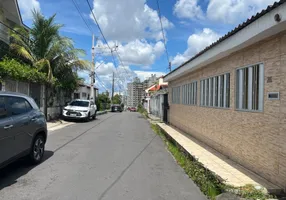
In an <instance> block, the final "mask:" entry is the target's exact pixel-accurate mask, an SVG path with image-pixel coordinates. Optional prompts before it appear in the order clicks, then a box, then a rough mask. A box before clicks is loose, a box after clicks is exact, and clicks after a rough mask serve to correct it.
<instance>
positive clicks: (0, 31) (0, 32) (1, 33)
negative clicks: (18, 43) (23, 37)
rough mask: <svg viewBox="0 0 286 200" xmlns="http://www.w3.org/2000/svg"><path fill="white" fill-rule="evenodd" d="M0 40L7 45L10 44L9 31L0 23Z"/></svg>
mask: <svg viewBox="0 0 286 200" xmlns="http://www.w3.org/2000/svg"><path fill="white" fill-rule="evenodd" d="M0 40H2V41H3V42H5V43H7V44H9V42H10V36H9V29H8V28H7V27H6V26H5V25H3V24H1V23H0Z"/></svg>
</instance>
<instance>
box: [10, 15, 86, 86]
mask: <svg viewBox="0 0 286 200" xmlns="http://www.w3.org/2000/svg"><path fill="white" fill-rule="evenodd" d="M33 17H34V20H33V26H32V28H31V29H30V30H29V32H27V30H26V29H25V28H24V27H17V28H16V31H15V32H11V36H12V42H11V44H10V48H11V50H12V51H13V52H15V53H16V54H17V55H18V56H20V57H22V58H23V59H24V60H26V61H27V62H28V63H30V64H31V65H32V66H33V67H35V68H37V69H38V70H39V71H43V72H45V73H46V74H47V78H48V80H49V81H50V83H52V80H53V77H54V74H56V72H57V71H62V70H63V69H65V70H73V71H76V70H78V69H88V68H90V66H91V64H90V62H88V61H85V60H81V59H80V58H79V57H80V56H83V55H85V52H84V50H82V49H76V48H75V47H74V45H73V41H72V40H71V39H69V38H67V37H62V36H60V34H59V31H60V29H61V28H62V27H63V25H61V24H57V23H55V17H56V15H53V16H52V17H50V18H47V19H46V18H45V17H44V16H43V15H42V14H41V13H40V12H38V11H35V10H34V11H33ZM19 33H21V34H19ZM23 35H24V36H25V37H23ZM55 78H57V77H55Z"/></svg>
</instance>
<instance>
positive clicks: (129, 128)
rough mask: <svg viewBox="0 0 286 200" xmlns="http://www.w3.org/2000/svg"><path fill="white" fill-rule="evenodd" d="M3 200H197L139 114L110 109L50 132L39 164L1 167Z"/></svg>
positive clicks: (194, 189)
mask: <svg viewBox="0 0 286 200" xmlns="http://www.w3.org/2000/svg"><path fill="white" fill-rule="evenodd" d="M0 199H5V200H10V199H11V200H19V199H21V200H22V199H23V200H50V199H53V200H56V199H60V200H76V199H80V200H103V199H104V200H107V199H109V200H131V199H136V200H147V199H148V200H149V199H150V200H159V199H166V200H180V199H194V200H201V199H206V197H205V196H204V195H203V194H202V193H201V192H200V190H199V189H198V187H197V186H196V185H195V184H194V183H193V182H192V180H191V179H189V178H188V177H187V175H185V173H184V171H183V169H181V168H180V167H179V166H178V165H177V163H176V162H175V160H174V159H173V157H172V156H171V154H170V153H169V152H168V151H167V150H166V148H165V146H164V143H163V141H162V140H161V138H160V137H158V136H157V135H156V134H155V133H154V132H153V131H152V129H151V128H150V124H149V123H148V122H147V121H146V120H145V119H144V118H142V117H141V115H140V114H138V113H130V112H123V113H109V114H105V115H101V116H99V117H98V118H97V120H95V121H91V122H88V123H83V122H79V123H76V124H72V125H70V126H67V127H65V128H63V129H59V130H56V131H53V132H50V133H49V137H48V142H47V146H46V155H45V159H44V161H43V163H41V164H40V165H38V166H33V167H31V166H30V165H29V164H28V163H26V161H25V160H20V161H18V162H16V163H13V164H11V165H9V166H8V167H6V168H4V169H2V170H0Z"/></svg>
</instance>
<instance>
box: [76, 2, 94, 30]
mask: <svg viewBox="0 0 286 200" xmlns="http://www.w3.org/2000/svg"><path fill="white" fill-rule="evenodd" d="M72 2H73V4H74V6H75V8H76V9H77V11H78V13H79V15H80V17H81V18H82V20H83V21H84V23H85V25H86V27H87V28H88V29H89V31H90V33H91V34H93V31H92V28H91V27H90V26H89V25H88V23H87V21H86V20H85V18H84V17H83V15H82V13H81V11H80V8H79V6H78V4H77V2H76V0H72Z"/></svg>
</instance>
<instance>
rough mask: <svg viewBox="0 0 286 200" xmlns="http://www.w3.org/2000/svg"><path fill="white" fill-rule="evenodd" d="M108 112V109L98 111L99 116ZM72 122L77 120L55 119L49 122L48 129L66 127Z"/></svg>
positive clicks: (53, 129)
mask: <svg viewBox="0 0 286 200" xmlns="http://www.w3.org/2000/svg"><path fill="white" fill-rule="evenodd" d="M106 113H107V111H98V112H97V116H98V115H103V114H106ZM72 124H75V122H67V121H64V120H53V121H50V122H47V128H48V131H55V130H58V129H61V128H64V127H66V126H69V125H72Z"/></svg>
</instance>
